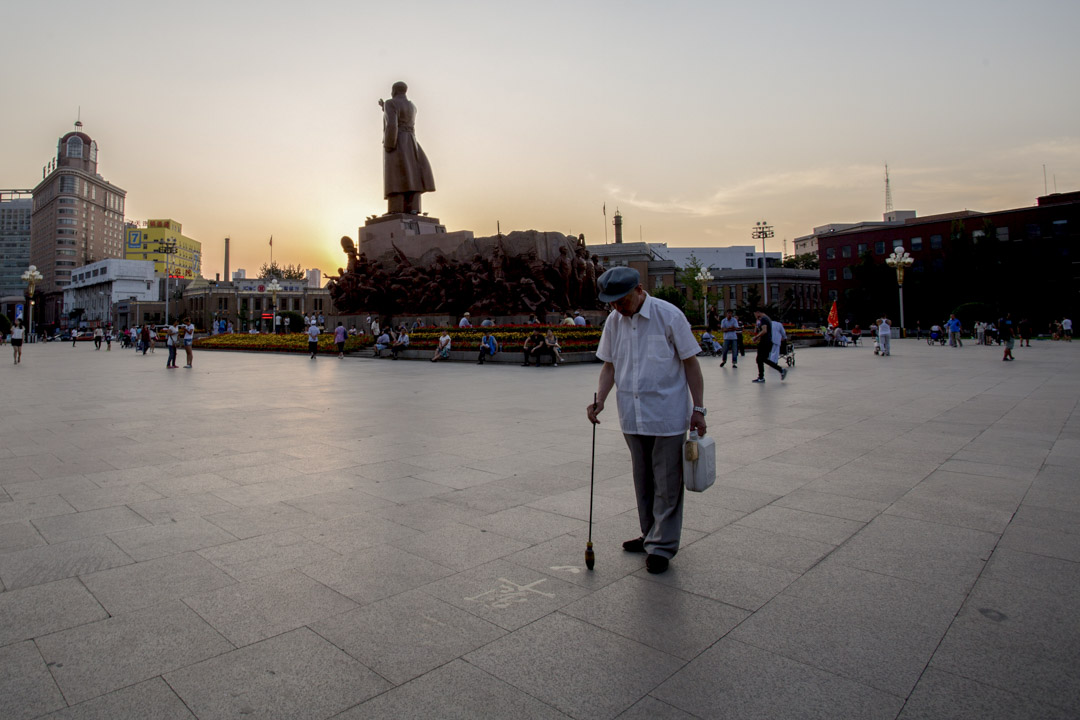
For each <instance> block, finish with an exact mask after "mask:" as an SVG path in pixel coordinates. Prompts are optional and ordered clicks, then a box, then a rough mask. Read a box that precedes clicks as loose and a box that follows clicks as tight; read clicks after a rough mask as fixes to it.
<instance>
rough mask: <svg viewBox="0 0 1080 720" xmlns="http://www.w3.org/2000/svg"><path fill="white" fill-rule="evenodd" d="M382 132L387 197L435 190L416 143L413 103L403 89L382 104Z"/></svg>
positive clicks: (425, 159)
mask: <svg viewBox="0 0 1080 720" xmlns="http://www.w3.org/2000/svg"><path fill="white" fill-rule="evenodd" d="M383 113H384V132H383V148H384V149H385V150H386V152H385V153H384V154H383V190H384V197H386V198H387V199H389V198H390V196H391V195H395V194H399V193H425V192H432V191H434V190H435V176H434V175H432V173H431V164H430V163H428V159H427V156H426V155H424V150H423V148H421V147H420V143H418V142H416V134H415V130H414V123H415V121H416V106H415V105H413V104H412V103H411V102H409V99H408V98H407V97H405V93H404V92H397V88H395V92H394V96H393V97H392V98H390V99H389V100H387V101H385V103H384V104H383Z"/></svg>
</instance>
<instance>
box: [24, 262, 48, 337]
mask: <svg viewBox="0 0 1080 720" xmlns="http://www.w3.org/2000/svg"><path fill="white" fill-rule="evenodd" d="M22 279H23V282H24V283H26V293H27V295H29V296H30V302H29V303H28V310H27V312H28V315H27V322H26V336H27V337H28V338H32V337H34V288H36V287H37V284H38V283H39V282H41V281H42V280H44V279H45V277H44V276H43V275H42V274H41V273H39V272H38V269H37V265H31V266H30V267H28V268H27V269H26V272H24V273H23V274H22Z"/></svg>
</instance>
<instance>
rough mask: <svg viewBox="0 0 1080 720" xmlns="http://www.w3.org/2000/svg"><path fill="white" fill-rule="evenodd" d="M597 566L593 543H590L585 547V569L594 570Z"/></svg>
mask: <svg viewBox="0 0 1080 720" xmlns="http://www.w3.org/2000/svg"><path fill="white" fill-rule="evenodd" d="M595 564H596V555H595V554H594V553H593V549H592V542H591V541H590V542H589V543H588V544H586V545H585V567H587V568H589V569H590V570H592V569H593V565H595Z"/></svg>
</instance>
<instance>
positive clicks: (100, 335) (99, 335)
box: [94, 327, 105, 350]
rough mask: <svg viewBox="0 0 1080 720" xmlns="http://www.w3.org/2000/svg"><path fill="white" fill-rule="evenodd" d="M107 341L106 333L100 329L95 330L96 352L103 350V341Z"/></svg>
mask: <svg viewBox="0 0 1080 720" xmlns="http://www.w3.org/2000/svg"><path fill="white" fill-rule="evenodd" d="M104 339H105V332H104V331H103V330H102V329H101V328H100V327H96V328H94V350H100V349H101V341H102V340H104Z"/></svg>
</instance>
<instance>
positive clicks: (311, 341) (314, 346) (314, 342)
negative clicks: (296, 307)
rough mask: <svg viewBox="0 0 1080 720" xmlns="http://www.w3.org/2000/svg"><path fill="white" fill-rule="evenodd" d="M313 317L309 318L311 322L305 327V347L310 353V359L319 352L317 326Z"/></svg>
mask: <svg viewBox="0 0 1080 720" xmlns="http://www.w3.org/2000/svg"><path fill="white" fill-rule="evenodd" d="M315 320H316V319H315V318H314V317H313V318H311V324H310V325H308V329H307V349H308V352H309V353H311V359H312V360H314V359H315V356H316V355H317V354H318V353H319V326H318V325H316V324H315Z"/></svg>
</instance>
